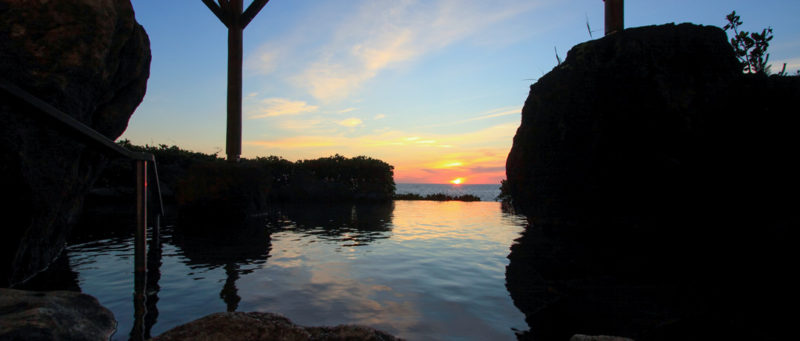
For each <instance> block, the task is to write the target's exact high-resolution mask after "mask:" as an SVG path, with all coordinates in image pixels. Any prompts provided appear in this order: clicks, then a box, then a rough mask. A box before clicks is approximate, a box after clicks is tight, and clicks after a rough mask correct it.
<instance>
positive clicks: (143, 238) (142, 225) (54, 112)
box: [0, 77, 164, 298]
mask: <svg viewBox="0 0 800 341" xmlns="http://www.w3.org/2000/svg"><path fill="white" fill-rule="evenodd" d="M0 89H3V90H5V91H6V92H7V93H9V94H10V95H11V96H14V97H16V98H17V99H19V100H21V101H23V102H26V103H28V104H30V105H31V106H33V107H34V108H36V109H38V111H39V112H41V113H43V114H45V116H47V117H49V118H51V119H53V120H54V121H56V122H59V123H60V124H61V127H65V128H67V130H69V131H71V132H72V133H76V134H77V136H78V137H79V138H82V139H84V140H85V141H87V142H88V143H90V144H95V145H97V146H100V147H103V148H105V149H106V151H110V152H114V153H117V154H120V155H122V156H124V157H127V158H129V159H132V160H135V161H136V170H135V172H136V231H135V234H134V262H133V263H134V292H135V296H136V297H137V298H138V297H139V296H141V297H144V296H143V295H144V287H145V281H146V278H147V277H146V276H147V258H146V254H147V164H148V163H150V164H152V165H153V175H154V176H155V180H156V181H155V183H156V193H157V194H158V195H157V196H158V208H159V215H156V217H155V222H154V225H153V241H155V242H156V245H157V239H158V238H159V235H160V232H159V230H160V226H159V225H160V218H161V216H163V215H164V201H163V200H162V198H161V185H160V184H159V183H158V168H157V167H156V158H155V156H154V155H153V154H150V153H138V152H133V151H130V150H128V149H126V148H124V147H122V146H120V145H118V144H116V143H114V141H112V140H111V139H109V138H107V137H105V136H104V135H103V134H100V133H99V132H97V131H96V130H94V129H92V128H91V127H89V126H87V125H85V124H83V123H82V122H80V121H78V120H76V119H75V118H73V117H72V116H69V115H67V114H65V113H64V112H63V111H61V110H58V109H56V108H55V107H53V106H52V105H50V104H49V103H47V102H45V101H43V100H41V99H39V98H38V97H36V96H34V95H32V94H31V93H29V92H27V91H25V90H23V89H21V88H20V87H18V86H16V85H14V84H13V83H11V82H9V81H8V80H6V79H4V78H2V77H0Z"/></svg>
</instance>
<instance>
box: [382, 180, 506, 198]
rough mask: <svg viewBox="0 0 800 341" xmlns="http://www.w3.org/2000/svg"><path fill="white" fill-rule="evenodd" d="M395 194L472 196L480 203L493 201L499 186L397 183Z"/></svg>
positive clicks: (497, 193)
mask: <svg viewBox="0 0 800 341" xmlns="http://www.w3.org/2000/svg"><path fill="white" fill-rule="evenodd" d="M396 188H397V190H396V191H395V193H397V194H408V193H412V194H419V195H422V196H425V195H428V194H436V193H444V194H448V195H465V194H472V195H474V196H477V197H478V198H481V201H495V198H497V196H498V195H500V184H496V185H494V184H488V185H486V184H480V185H472V184H461V185H455V184H405V183H398V184H397V185H396Z"/></svg>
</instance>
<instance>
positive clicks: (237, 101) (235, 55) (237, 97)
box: [225, 0, 244, 162]
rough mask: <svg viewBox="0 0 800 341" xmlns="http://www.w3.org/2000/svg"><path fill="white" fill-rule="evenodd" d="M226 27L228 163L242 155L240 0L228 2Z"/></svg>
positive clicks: (241, 29)
mask: <svg viewBox="0 0 800 341" xmlns="http://www.w3.org/2000/svg"><path fill="white" fill-rule="evenodd" d="M228 6H230V8H229V11H230V12H229V18H230V22H229V26H228V132H227V135H226V143H225V146H226V152H227V154H228V162H239V156H240V155H241V154H242V32H243V31H244V27H242V25H241V16H242V0H230V4H229V5H228Z"/></svg>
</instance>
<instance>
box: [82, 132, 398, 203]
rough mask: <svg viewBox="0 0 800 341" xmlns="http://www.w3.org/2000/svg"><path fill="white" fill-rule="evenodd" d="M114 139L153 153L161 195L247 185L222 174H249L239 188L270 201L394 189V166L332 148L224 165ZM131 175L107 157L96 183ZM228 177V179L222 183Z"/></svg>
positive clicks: (126, 163)
mask: <svg viewBox="0 0 800 341" xmlns="http://www.w3.org/2000/svg"><path fill="white" fill-rule="evenodd" d="M118 144H119V145H121V146H123V147H125V148H127V149H128V150H131V151H136V152H145V153H152V154H153V155H154V156H155V158H156V162H157V165H158V171H159V180H160V183H161V185H162V190H164V189H166V192H167V195H169V193H172V192H173V191H175V190H178V191H183V192H184V193H183V194H185V195H187V196H188V197H192V198H195V197H201V196H203V195H206V194H207V195H213V194H214V193H217V192H219V193H223V194H224V193H227V192H225V191H230V190H231V188H233V187H241V186H245V187H246V186H247V184H244V183H242V181H240V180H241V179H239V180H236V181H233V180H232V179H227V178H226V176H225V174H228V175H231V176H233V177H242V178H246V179H250V180H247V181H249V182H251V184H250V187H251V188H250V189H248V190H247V191H245V192H248V191H250V190H252V189H258V190H260V191H262V192H265V193H261V194H259V196H263V197H264V198H266V199H268V200H272V201H283V200H323V201H325V200H328V201H330V200H378V201H380V200H383V201H386V200H390V199H391V198H392V195H394V191H395V184H394V167H393V166H392V165H389V164H388V163H386V162H383V161H381V160H377V159H373V158H370V157H366V156H357V157H354V158H347V157H344V156H341V155H338V154H337V155H334V156H329V157H323V158H319V159H313V160H299V161H297V162H291V161H288V160H286V159H284V158H281V157H279V156H268V157H258V158H255V159H242V160H241V161H240V162H239V163H238V164H236V165H229V164H228V163H227V162H225V160H224V159H222V158H220V157H219V156H217V154H204V153H198V152H193V151H188V150H185V149H181V148H179V147H177V146H167V145H163V144H162V145H159V146H148V145H145V146H137V145H134V144H132V143H131V142H130V141H128V140H122V141H119V142H118ZM256 178H258V179H256ZM133 179H134V175H133V163H132V162H131V161H130V160H125V159H119V160H114V161H112V162H111V164H110V165H109V166H108V167H107V168H106V170H105V171H104V172H103V174H102V176H101V178H100V179H99V180H98V182H97V184H96V186H97V187H108V188H128V187H132V186H133ZM228 180H230V181H228ZM228 182H230V185H225V184H226V183H228ZM220 186H221V187H220ZM190 187H194V188H190ZM217 187H220V188H217ZM229 187H231V188H229ZM233 189H236V188H233ZM237 190H238V189H237ZM195 192H196V193H195ZM203 193H205V194H203ZM237 193H238V192H237ZM248 193H249V192H248ZM220 195H221V194H220Z"/></svg>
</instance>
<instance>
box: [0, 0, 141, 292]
mask: <svg viewBox="0 0 800 341" xmlns="http://www.w3.org/2000/svg"><path fill="white" fill-rule="evenodd" d="M149 68H150V47H149V40H148V37H147V34H146V33H145V31H144V29H143V28H142V27H141V26H140V25H139V24H138V23H137V22H136V20H135V18H134V13H133V8H132V6H131V4H130V2H129V1H119V0H60V1H25V0H0V75H2V77H3V78H5V79H6V80H8V81H11V82H13V83H14V84H16V85H17V86H19V87H21V88H23V89H25V90H26V91H28V92H30V93H33V94H34V95H36V96H37V97H39V98H41V99H43V100H44V101H46V102H48V103H50V104H51V105H53V106H55V107H56V108H58V109H60V110H61V111H63V112H65V113H67V114H69V115H71V116H73V117H74V118H76V119H78V120H79V121H81V122H83V123H84V124H86V125H88V126H90V127H92V128H94V129H95V130H97V131H99V132H100V133H102V134H104V135H106V136H107V137H109V138H111V139H116V138H117V137H119V135H121V134H122V132H123V131H124V130H125V128H126V127H127V124H128V119H129V118H130V116H131V114H132V113H133V111H134V109H135V108H136V107H137V106H138V105H139V103H140V102H141V100H142V98H143V97H144V93H145V89H146V84H147V78H148V77H149ZM105 162H106V157H105V156H103V155H101V154H99V153H97V152H96V151H95V150H93V149H92V148H89V147H87V146H86V145H85V144H83V143H82V142H80V140H79V139H76V138H75V136H72V135H69V134H65V133H64V132H63V131H62V130H60V129H58V127H57V126H55V125H53V124H52V123H51V122H49V121H48V120H47V119H46V118H42V116H41V115H40V114H39V113H38V112H37V111H36V110H34V109H33V108H31V107H30V106H29V105H27V104H25V103H22V102H20V101H18V100H16V99H14V98H11V96H10V95H8V94H6V93H5V92H3V91H0V186H2V188H4V189H6V191H7V193H9V192H10V193H12V196H11V197H9V198H7V199H12V200H11V202H10V203H8V204H5V205H3V206H2V208H1V209H0V213H1V214H2V216H3V218H4V222H3V225H2V226H3V227H2V229H3V235H4V236H3V238H2V242H0V286H7V285H12V284H14V283H19V282H20V281H23V280H25V279H26V278H28V277H30V276H31V275H33V274H35V273H36V272H37V271H40V270H42V269H44V268H46V267H47V265H48V264H49V263H50V262H51V261H52V260H53V259H54V258H55V257H56V256H57V255H58V254H59V253H60V252H61V250H62V248H63V246H64V242H65V239H66V236H67V234H68V232H69V226H70V224H71V223H72V221H73V220H74V219H75V217H76V214H77V212H78V211H79V209H80V206H81V203H82V200H83V196H84V194H85V193H86V192H87V191H88V189H89V188H90V187H91V184H92V182H93V181H94V179H95V178H96V176H97V174H98V172H99V170H100V168H102V166H103V164H104V163H105Z"/></svg>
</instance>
